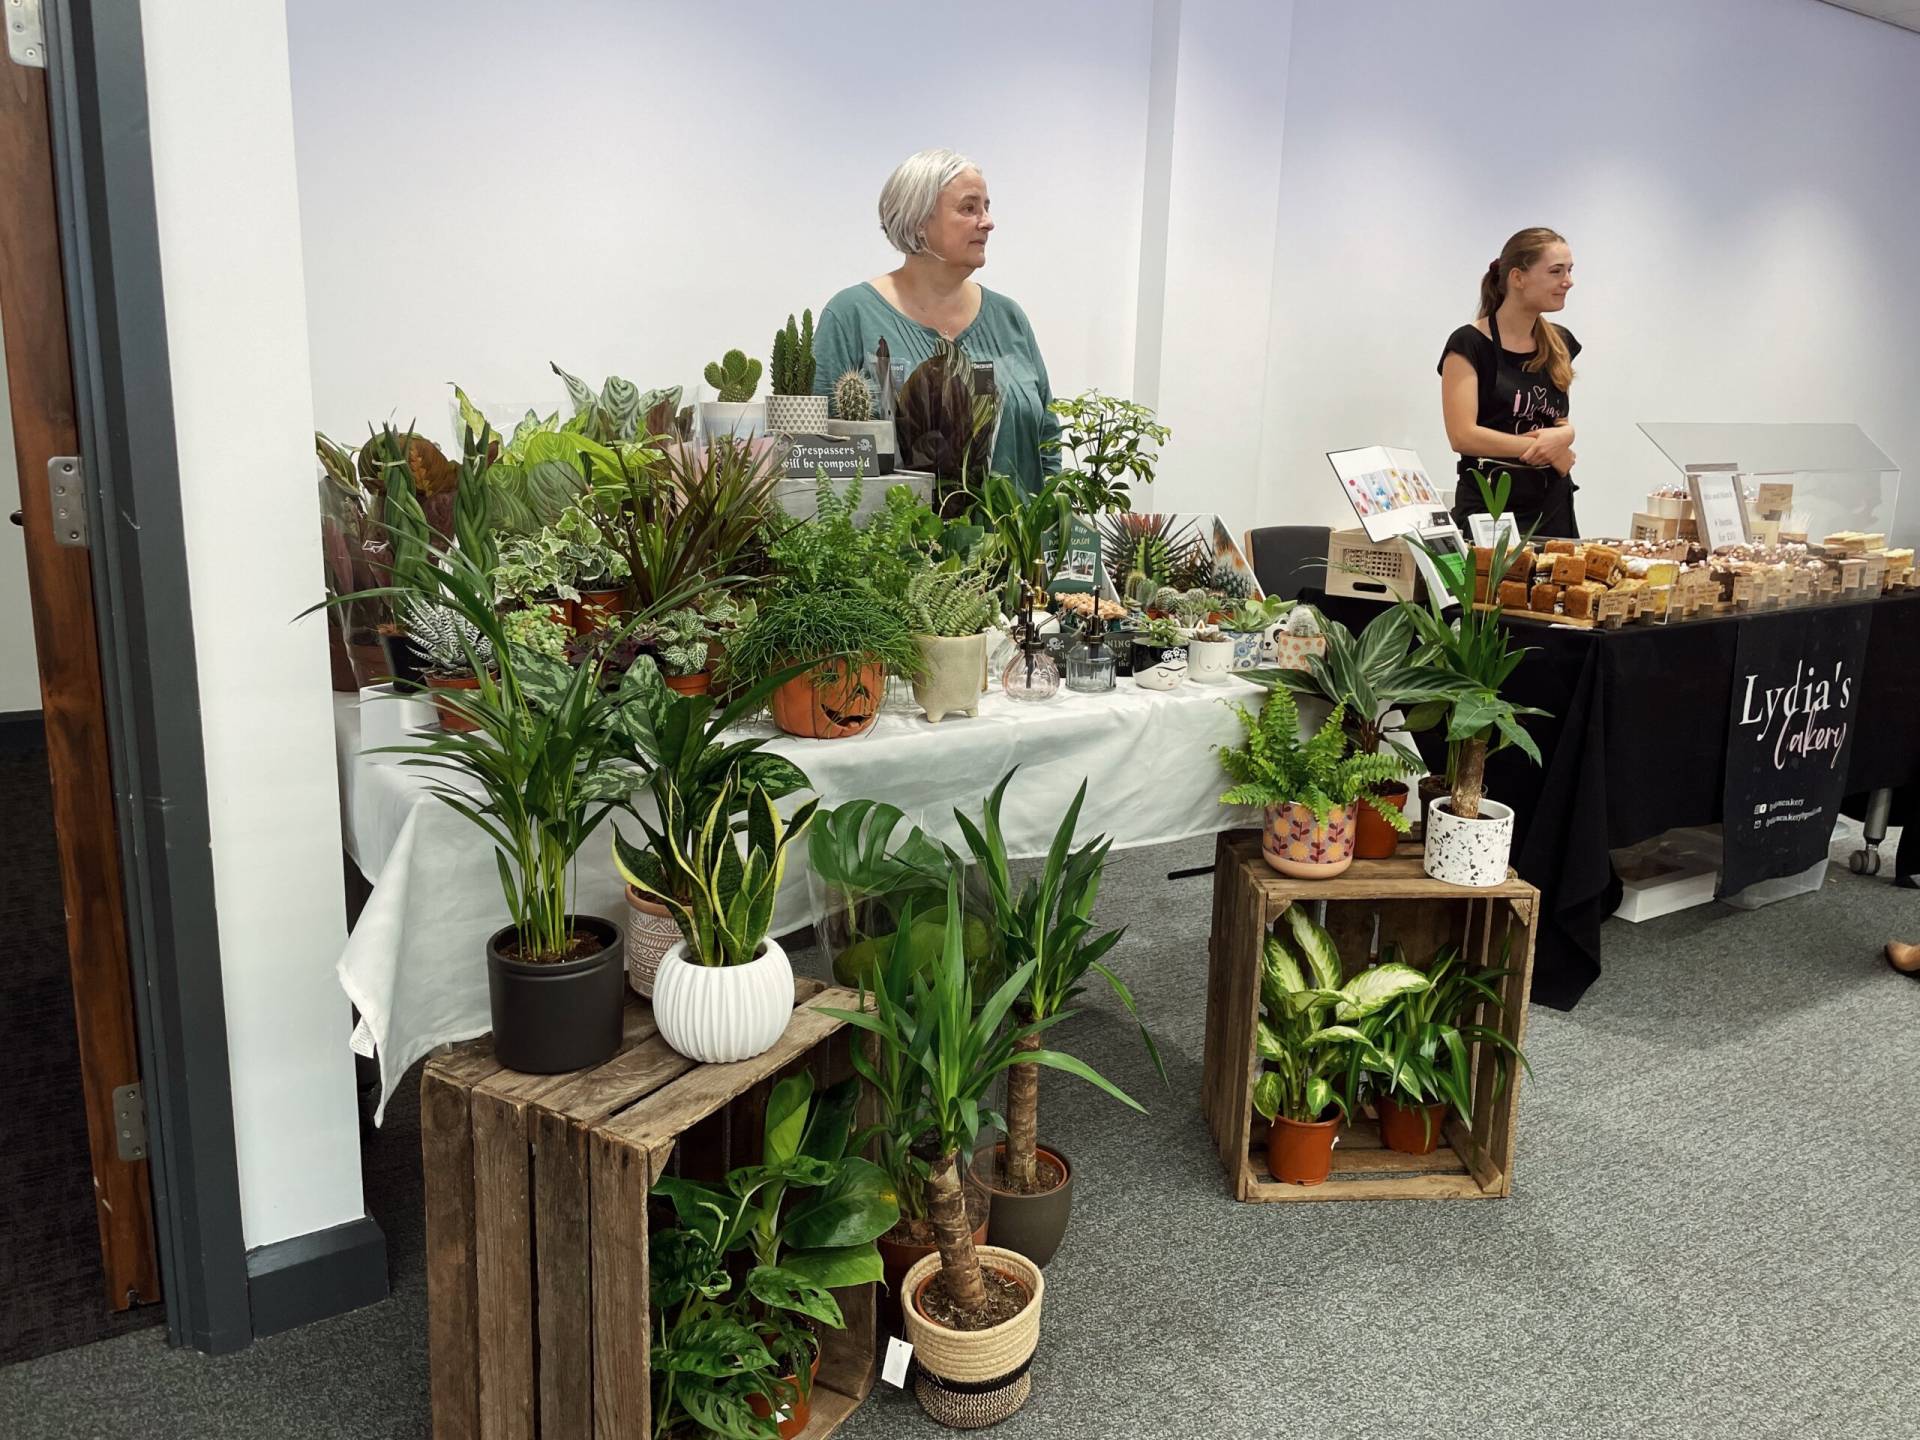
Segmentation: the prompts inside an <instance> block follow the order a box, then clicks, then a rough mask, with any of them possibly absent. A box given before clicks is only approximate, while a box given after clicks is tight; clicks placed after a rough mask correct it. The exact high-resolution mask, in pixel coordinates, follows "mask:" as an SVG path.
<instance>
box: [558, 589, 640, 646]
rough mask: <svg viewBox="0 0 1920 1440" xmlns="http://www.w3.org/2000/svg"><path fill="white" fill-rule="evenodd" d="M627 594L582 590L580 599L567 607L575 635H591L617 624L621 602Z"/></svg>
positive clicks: (616, 591)
mask: <svg viewBox="0 0 1920 1440" xmlns="http://www.w3.org/2000/svg"><path fill="white" fill-rule="evenodd" d="M626 594H627V592H626V591H624V590H582V591H581V592H580V598H579V599H578V600H576V601H574V602H573V603H572V604H571V605H569V606H568V607H567V611H568V619H569V620H570V621H571V623H572V625H573V633H574V634H576V635H591V634H592V633H593V632H594V631H596V630H598V629H600V628H601V627H602V626H604V625H607V624H609V623H613V622H617V621H618V620H619V618H620V602H621V601H622V600H624V599H625V598H626Z"/></svg>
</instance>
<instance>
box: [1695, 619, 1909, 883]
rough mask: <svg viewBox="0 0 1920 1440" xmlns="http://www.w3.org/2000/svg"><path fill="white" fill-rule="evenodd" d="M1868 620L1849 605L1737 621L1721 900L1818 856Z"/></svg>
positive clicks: (1834, 808) (1849, 735)
mask: <svg viewBox="0 0 1920 1440" xmlns="http://www.w3.org/2000/svg"><path fill="white" fill-rule="evenodd" d="M1869 613H1870V612H1869V610H1868V608H1867V607H1866V606H1864V605H1849V606H1846V607H1844V608H1840V609H1836V610H1829V611H1825V612H1821V613H1816V612H1814V611H1811V610H1801V611H1788V612H1787V613H1786V614H1783V615H1762V616H1753V617H1751V618H1749V619H1745V620H1742V621H1741V622H1740V628H1739V633H1738V635H1737V636H1736V638H1735V642H1734V655H1735V665H1734V672H1733V705H1732V709H1731V711H1730V713H1729V714H1728V716H1727V769H1726V779H1725V787H1726V788H1725V791H1724V793H1723V795H1722V797H1721V816H1722V820H1723V823H1722V829H1721V834H1722V838H1723V840H1724V843H1725V853H1724V854H1723V856H1722V860H1721V870H1720V892H1719V893H1720V894H1722V895H1733V894H1737V893H1738V892H1739V891H1741V890H1744V889H1746V888H1747V886H1749V885H1751V884H1753V883H1754V882H1756V881H1759V880H1772V879H1777V878H1780V877H1782V876H1787V875H1798V874H1799V873H1800V872H1801V871H1803V870H1806V869H1809V868H1810V867H1812V866H1813V865H1816V864H1818V863H1819V862H1820V861H1821V860H1824V859H1825V858H1826V855H1827V848H1828V846H1829V845H1830V844H1831V842H1832V839H1833V825H1834V821H1835V820H1836V819H1838V818H1839V815H1840V801H1841V798H1842V797H1843V796H1844V794H1845V793H1846V782H1847V757H1848V755H1849V753H1850V752H1851V748H1852V742H1853V732H1854V728H1855V727H1856V726H1857V725H1858V723H1859V703H1860V680H1861V672H1862V670H1863V668H1864V666H1865V664H1866V657H1867V627H1868V623H1869ZM1882 719H1883V720H1885V721H1887V722H1889V723H1896V724H1897V723H1900V719H1899V717H1896V716H1885V717H1882Z"/></svg>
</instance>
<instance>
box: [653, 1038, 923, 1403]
mask: <svg viewBox="0 0 1920 1440" xmlns="http://www.w3.org/2000/svg"><path fill="white" fill-rule="evenodd" d="M859 1087H860V1081H859V1079H858V1078H857V1077H855V1078H853V1079H849V1080H847V1081H845V1082H843V1083H841V1084H839V1085H836V1086H834V1087H833V1088H832V1089H830V1090H828V1091H826V1092H825V1093H823V1094H821V1095H820V1096H818V1097H817V1098H816V1097H815V1095H814V1093H813V1076H812V1075H811V1074H809V1073H807V1072H805V1071H802V1072H801V1073H800V1074H798V1075H791V1076H788V1077H787V1078H786V1079H784V1080H782V1081H780V1082H779V1083H778V1084H776V1085H775V1086H774V1087H773V1090H772V1093H771V1094H770V1095H769V1096H768V1099H767V1115H766V1123H765V1126H764V1129H763V1135H762V1141H761V1154H760V1159H759V1163H757V1164H753V1165H745V1166H741V1167H740V1168H738V1169H735V1170H733V1171H731V1172H730V1173H729V1174H728V1176H727V1179H726V1184H725V1188H724V1189H721V1188H716V1187H713V1186H709V1185H703V1184H700V1183H697V1182H695V1181H692V1180H682V1179H678V1178H676V1177H673V1176H662V1177H660V1178H659V1179H657V1180H655V1181H654V1186H653V1188H654V1193H655V1194H657V1195H660V1196H663V1197H664V1198H665V1199H667V1200H668V1201H669V1202H670V1203H671V1204H672V1205H673V1208H674V1213H675V1215H676V1217H677V1218H678V1219H679V1222H680V1227H679V1228H678V1229H670V1230H664V1231H659V1232H656V1234H655V1236H654V1238H653V1241H652V1244H651V1246H650V1250H651V1272H652V1273H651V1276H650V1292H651V1300H652V1307H651V1308H652V1310H653V1323H654V1333H653V1336H652V1337H651V1338H652V1354H651V1356H650V1364H651V1370H652V1384H653V1433H654V1434H655V1435H656V1436H665V1435H668V1434H671V1433H673V1432H674V1431H675V1430H676V1428H679V1427H683V1426H687V1425H693V1426H697V1427H699V1429H700V1431H701V1433H704V1434H708V1435H718V1436H724V1437H728V1440H775V1437H777V1436H778V1434H779V1430H778V1424H777V1421H776V1420H775V1419H774V1418H773V1417H774V1415H775V1414H777V1412H778V1411H779V1410H781V1409H783V1408H784V1407H786V1406H787V1405H788V1404H790V1403H791V1402H792V1401H793V1399H794V1398H795V1397H796V1396H798V1395H803V1394H805V1393H806V1392H807V1390H808V1388H809V1386H810V1383H811V1370H812V1360H813V1356H814V1355H815V1353H817V1351H818V1347H819V1340H818V1337H817V1334H816V1333H815V1328H816V1327H825V1328H827V1329H831V1330H842V1329H845V1328H846V1317H845V1315H844V1314H843V1313H842V1312H841V1309H840V1304H839V1302H838V1301H837V1300H836V1299H835V1298H834V1296H833V1294H832V1292H833V1291H834V1290H837V1289H842V1288H844V1287H847V1286H850V1285H867V1284H871V1283H873V1282H875V1281H878V1280H879V1279H881V1278H882V1274H883V1268H882V1265H881V1261H880V1252H879V1250H878V1249H877V1248H876V1247H875V1245H874V1243H873V1242H874V1241H875V1240H876V1239H878V1238H879V1237H880V1236H881V1235H884V1234H885V1233H886V1232H887V1231H888V1230H890V1229H891V1228H892V1227H893V1225H894V1223H895V1222H896V1221H897V1220H898V1219H899V1218H900V1209H899V1205H898V1203H897V1201H896V1200H895V1197H894V1193H893V1186H892V1184H891V1182H890V1181H889V1180H888V1178H887V1175H886V1173H885V1172H884V1171H883V1170H881V1169H880V1167H878V1166H877V1165H875V1164H874V1163H873V1162H872V1161H870V1160H867V1159H864V1158H862V1157H861V1156H859V1155H857V1154H850V1153H849V1141H850V1140H851V1138H852V1133H853V1121H854V1111H855V1108H856V1105H857V1103H858V1099H859ZM735 1256H739V1257H741V1259H740V1260H739V1262H737V1263H735V1262H734V1258H733V1257H735ZM742 1266H744V1268H745V1273H744V1276H743V1277H742V1278H741V1279H740V1280H739V1281H738V1288H736V1281H735V1278H734V1276H735V1272H736V1271H737V1270H738V1269H740V1268H741V1267H742ZM756 1400H757V1401H759V1402H761V1404H760V1407H759V1408H760V1409H764V1410H766V1411H767V1412H768V1413H767V1414H765V1415H761V1414H758V1413H756V1409H755V1401H756Z"/></svg>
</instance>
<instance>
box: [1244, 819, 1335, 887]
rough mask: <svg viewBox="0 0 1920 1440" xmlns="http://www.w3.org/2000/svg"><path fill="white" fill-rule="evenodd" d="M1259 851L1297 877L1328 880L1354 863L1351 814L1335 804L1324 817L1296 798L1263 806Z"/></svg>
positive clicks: (1287, 873) (1269, 860)
mask: <svg viewBox="0 0 1920 1440" xmlns="http://www.w3.org/2000/svg"><path fill="white" fill-rule="evenodd" d="M1266 817H1267V818H1266V824H1265V826H1264V827H1262V830H1261V835H1260V853H1261V854H1262V855H1263V856H1264V857H1265V858H1266V862H1267V864H1269V865H1271V866H1272V867H1273V868H1274V869H1275V870H1278V871H1279V872H1280V873H1281V874H1282V875H1290V876H1292V877H1293V878H1294V879H1296V880H1331V879H1333V877H1334V876H1336V875H1338V874H1340V873H1341V872H1342V871H1343V870H1345V869H1346V868H1347V867H1348V866H1349V865H1351V864H1353V834H1354V814H1353V807H1352V806H1351V805H1336V806H1334V807H1333V808H1332V809H1331V810H1329V811H1328V812H1327V818H1326V819H1325V820H1316V819H1314V818H1313V811H1312V810H1310V809H1308V808H1307V807H1306V806H1305V805H1302V804H1300V803H1299V802H1298V801H1295V802H1292V803H1290V804H1286V805H1269V806H1267V807H1266Z"/></svg>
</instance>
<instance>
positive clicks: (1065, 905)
mask: <svg viewBox="0 0 1920 1440" xmlns="http://www.w3.org/2000/svg"><path fill="white" fill-rule="evenodd" d="M1017 773H1018V771H1017V769H1016V770H1009V771H1008V772H1007V773H1006V774H1005V775H1003V776H1002V777H1001V778H1000V783H999V784H998V785H996V786H994V788H993V793H992V794H991V795H989V796H988V797H987V802H986V804H985V806H984V807H982V809H981V812H980V819H979V821H978V823H976V822H975V821H973V820H972V819H970V818H969V817H968V816H966V815H964V814H962V813H961V812H959V811H957V810H956V811H955V812H954V821H955V823H956V824H958V825H959V827H960V831H961V834H962V835H963V836H965V838H966V843H967V848H968V850H969V851H970V852H971V853H972V855H973V859H974V862H975V863H976V864H977V865H978V866H979V867H980V872H981V874H982V875H983V876H984V877H985V879H986V883H987V892H988V894H989V896H990V897H991V899H992V902H993V914H994V929H995V931H996V932H997V934H998V936H999V938H1000V942H1001V944H1002V945H1003V946H1004V947H1005V950H1006V958H1007V963H1008V964H1009V965H1012V966H1015V967H1017V968H1019V969H1022V970H1024V971H1025V972H1026V973H1027V976H1028V979H1027V984H1026V986H1025V987H1024V989H1023V990H1022V991H1021V993H1020V995H1019V998H1018V999H1017V1000H1016V1001H1015V1002H1014V1013H1015V1015H1016V1016H1017V1017H1018V1018H1019V1019H1020V1020H1021V1021H1022V1022H1023V1023H1025V1024H1027V1025H1029V1026H1033V1027H1044V1026H1047V1025H1051V1024H1052V1023H1054V1021H1055V1020H1056V1019H1058V1018H1059V1017H1061V1016H1063V1015H1066V1014H1068V1013H1070V1007H1071V1006H1072V1005H1073V1004H1074V1002H1075V1001H1077V1000H1078V999H1079V998H1080V995H1081V993H1082V991H1083V990H1084V989H1085V986H1086V983H1087V980H1088V979H1089V977H1096V976H1097V977H1098V978H1099V979H1100V980H1102V981H1104V982H1105V984H1106V986H1107V988H1108V989H1109V990H1110V991H1111V992H1112V993H1113V995H1114V998H1115V999H1117V1000H1118V1001H1119V1002H1120V1004H1121V1006H1122V1008H1124V1009H1125V1010H1126V1012H1127V1014H1128V1015H1130V1016H1131V1017H1133V1019H1134V1022H1135V1023H1136V1024H1139V1026H1140V1038H1141V1041H1142V1043H1143V1044H1145V1046H1146V1048H1147V1054H1148V1055H1149V1056H1150V1057H1152V1059H1153V1063H1154V1066H1155V1068H1157V1069H1160V1072H1161V1078H1162V1079H1165V1078H1166V1072H1165V1070H1164V1068H1162V1067H1161V1066H1160V1053H1159V1051H1158V1050H1157V1049H1156V1048H1155V1046H1154V1043H1153V1037H1152V1036H1151V1035H1149V1034H1148V1033H1147V1028H1146V1026H1145V1025H1144V1024H1140V1017H1139V1011H1138V1009H1137V1008H1136V1006H1135V1005H1134V1001H1133V995H1132V992H1131V991H1129V990H1128V989H1127V986H1126V983H1125V982H1124V981H1122V980H1121V978H1120V977H1119V976H1118V975H1117V974H1115V973H1114V971H1113V970H1112V969H1111V968H1110V967H1109V966H1108V965H1107V964H1106V963H1105V958H1106V956H1107V954H1108V952H1110V951H1111V950H1112V949H1113V947H1114V946H1115V945H1116V944H1118V943H1119V941H1120V936H1121V934H1122V932H1121V931H1119V930H1108V931H1104V932H1101V933H1099V934H1095V933H1094V928H1093V908H1094V904H1095V903H1096V902H1097V901H1098V899H1099V897H1100V874H1101V871H1102V869H1103V868H1104V867H1105V865H1106V861H1107V852H1108V850H1109V849H1110V848H1111V847H1112V843H1113V842H1112V841H1111V840H1109V839H1108V838H1107V837H1106V836H1104V835H1102V836H1098V837H1096V838H1095V839H1092V840H1089V841H1087V842H1086V843H1085V844H1083V845H1081V846H1079V847H1078V848H1077V849H1076V848H1075V847H1074V830H1075V827H1076V826H1077V825H1078V823H1079V820H1080V808H1081V806H1082V805H1083V804H1084V803H1085V802H1086V798H1087V784H1086V781H1084V780H1083V781H1081V782H1080V788H1079V790H1078V791H1077V792H1076V793H1075V794H1074V797H1073V803H1072V804H1071V805H1069V806H1068V807H1067V812H1066V814H1065V815H1063V816H1062V817H1061V819H1060V824H1059V825H1058V827H1057V828H1056V829H1055V830H1054V834H1053V839H1052V841H1051V843H1050V844H1049V845H1048V847H1047V855H1046V861H1045V863H1044V864H1043V865H1042V867H1041V869H1040V871H1039V873H1038V874H1036V875H1031V876H1029V877H1028V878H1027V880H1026V881H1025V883H1023V884H1020V885H1018V886H1016V884H1015V882H1014V878H1013V873H1012V867H1011V865H1010V864H1009V862H1008V859H1007V845H1006V838H1005V833H1004V831H1003V829H1002V827H1001V823H1000V807H1001V802H1002V801H1003V799H1004V798H1005V796H1006V793H1007V787H1008V785H1009V784H1011V783H1012V781H1013V778H1014V776H1015V775H1016V774H1017ZM1039 1048H1040V1039H1039V1031H1038V1029H1037V1028H1036V1029H1034V1030H1032V1031H1031V1032H1030V1033H1029V1034H1027V1035H1026V1036H1024V1037H1023V1038H1022V1039H1021V1040H1020V1041H1019V1042H1018V1043H1017V1044H1016V1047H1015V1049H1016V1052H1017V1053H1018V1054H1019V1056H1020V1058H1019V1059H1017V1060H1016V1061H1015V1063H1014V1064H1013V1065H1012V1067H1011V1068H1010V1069H1009V1070H1008V1072H1007V1125H1006V1132H1007V1138H1006V1143H1005V1145H1004V1146H1001V1147H999V1148H998V1151H997V1153H996V1154H994V1155H991V1156H988V1157H987V1158H986V1161H985V1163H979V1162H976V1168H975V1178H976V1179H978V1180H979V1181H980V1182H981V1183H982V1184H983V1185H985V1186H986V1187H987V1188H988V1189H990V1190H991V1191H992V1192H993V1196H994V1206H993V1210H992V1212H991V1214H990V1216H989V1220H988V1225H989V1229H988V1232H987V1238H988V1239H989V1240H990V1241H992V1242H993V1243H994V1244H996V1245H1005V1246H1008V1247H1009V1248H1012V1249H1015V1250H1018V1251H1019V1252H1020V1253H1021V1254H1023V1255H1025V1256H1027V1257H1029V1258H1030V1259H1032V1260H1033V1261H1034V1262H1035V1263H1036V1264H1040V1265H1045V1264H1046V1263H1047V1261H1048V1260H1050V1259H1052V1258H1053V1252H1054V1251H1055V1250H1056V1249H1058V1248H1059V1245H1060V1241H1061V1239H1062V1238H1063V1237H1064V1236H1065V1234H1066V1229H1067V1223H1068V1219H1069V1216H1070V1214H1071V1206H1072V1191H1071V1189H1070V1188H1069V1187H1070V1185H1071V1181H1072V1172H1071V1169H1070V1166H1069V1163H1068V1161H1067V1159H1066V1158H1065V1156H1064V1155H1062V1154H1061V1153H1060V1151H1059V1150H1058V1149H1057V1148H1048V1149H1045V1150H1043V1149H1042V1148H1041V1147H1040V1145H1039V1127H1040V1067H1039V1066H1038V1065H1037V1064H1035V1063H1033V1062H1032V1061H1031V1060H1030V1059H1029V1058H1027V1052H1030V1051H1037V1050H1038V1049H1039ZM1109 1088H1111V1087H1109ZM1115 1093H1118V1092H1115ZM1121 1098H1122V1099H1124V1098H1125V1097H1124V1096H1121Z"/></svg>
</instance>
